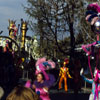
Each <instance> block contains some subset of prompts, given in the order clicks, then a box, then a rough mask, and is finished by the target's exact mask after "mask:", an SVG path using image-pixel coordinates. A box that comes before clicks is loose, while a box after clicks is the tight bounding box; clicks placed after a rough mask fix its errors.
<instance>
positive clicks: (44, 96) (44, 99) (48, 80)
mask: <svg viewBox="0 0 100 100" xmlns="http://www.w3.org/2000/svg"><path fill="white" fill-rule="evenodd" d="M51 68H55V63H54V62H53V61H51V60H48V61H46V58H40V59H38V60H37V62H36V71H35V73H36V75H37V74H39V73H43V75H44V77H45V80H44V82H43V83H40V82H37V80H36V81H34V85H35V87H36V89H35V91H36V93H37V94H38V95H39V96H40V100H50V98H49V93H48V91H47V90H46V89H45V88H44V87H47V88H48V89H49V88H50V87H51V86H52V85H53V83H54V82H55V78H54V76H53V75H51V74H47V73H46V72H45V71H46V70H49V69H51ZM30 83H31V82H30V81H27V83H26V84H25V87H28V88H29V87H31V85H30Z"/></svg>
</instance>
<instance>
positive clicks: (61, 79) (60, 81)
mask: <svg viewBox="0 0 100 100" xmlns="http://www.w3.org/2000/svg"><path fill="white" fill-rule="evenodd" d="M62 81H63V77H61V78H60V80H59V89H61V88H62V87H61V83H62Z"/></svg>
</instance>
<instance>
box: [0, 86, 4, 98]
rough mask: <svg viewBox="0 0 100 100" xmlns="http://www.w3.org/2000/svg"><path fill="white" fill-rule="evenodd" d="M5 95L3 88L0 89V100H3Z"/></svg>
mask: <svg viewBox="0 0 100 100" xmlns="http://www.w3.org/2000/svg"><path fill="white" fill-rule="evenodd" d="M3 95H4V90H3V88H2V87H0V100H1V98H2V96H3Z"/></svg>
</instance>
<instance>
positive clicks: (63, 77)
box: [59, 60, 72, 92]
mask: <svg viewBox="0 0 100 100" xmlns="http://www.w3.org/2000/svg"><path fill="white" fill-rule="evenodd" d="M68 63H69V60H67V62H64V66H63V67H61V68H60V72H59V77H60V80H59V89H61V88H62V87H61V84H62V81H63V80H64V88H65V91H66V92H67V91H68V86H67V77H69V78H72V77H71V75H70V74H69V69H68V68H67V67H65V66H66V64H68Z"/></svg>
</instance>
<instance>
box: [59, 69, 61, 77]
mask: <svg viewBox="0 0 100 100" xmlns="http://www.w3.org/2000/svg"><path fill="white" fill-rule="evenodd" d="M61 75H62V68H60V72H59V77H60V76H61Z"/></svg>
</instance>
